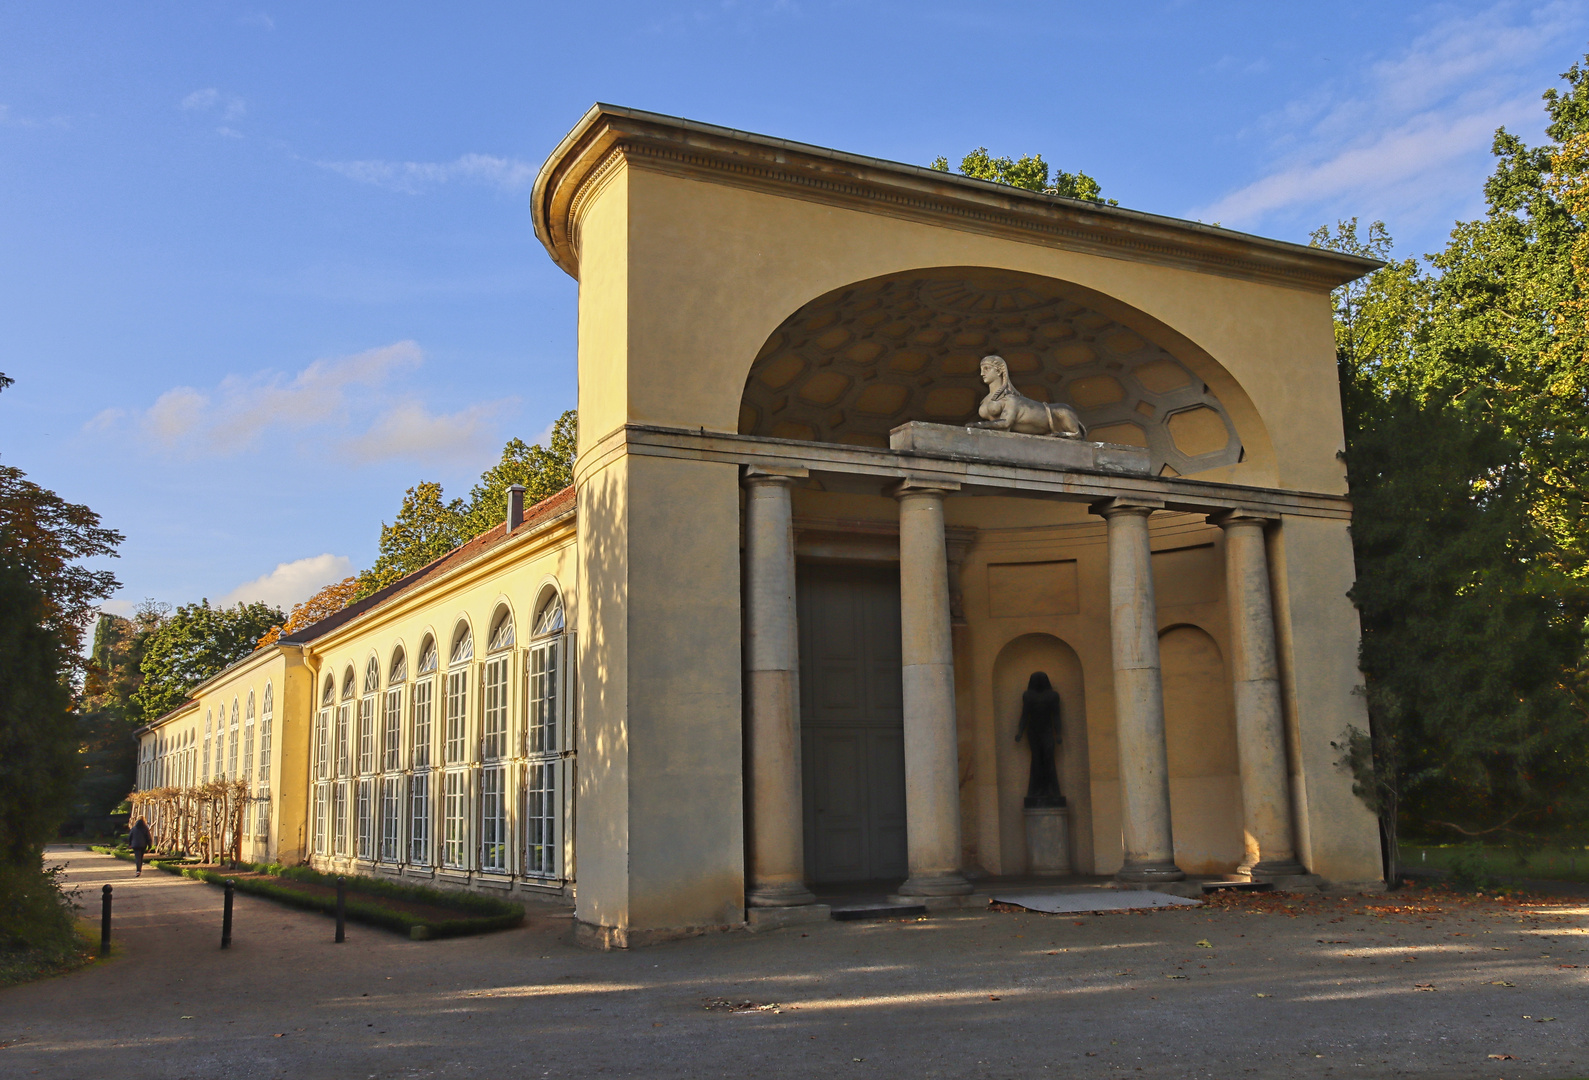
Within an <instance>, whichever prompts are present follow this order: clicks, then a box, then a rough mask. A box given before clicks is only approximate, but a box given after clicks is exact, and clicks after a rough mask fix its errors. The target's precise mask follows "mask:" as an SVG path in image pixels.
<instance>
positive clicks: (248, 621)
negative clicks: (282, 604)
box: [132, 600, 286, 723]
mask: <svg viewBox="0 0 1589 1080" xmlns="http://www.w3.org/2000/svg"><path fill="white" fill-rule="evenodd" d="M284 621H286V616H285V615H283V614H282V613H281V612H280V611H279V610H277V609H276V608H273V607H270V606H269V605H267V604H262V603H257V602H256V603H252V604H237V605H236V606H234V607H230V608H222V607H211V606H210V602H209V601H208V600H200V601H199V602H198V603H197V604H184V605H183V606H181V607H179V608H177V609H176V611H174V612H173V613H172V614H171V616H170V618H169V619H167V620H166V621H165V622H164V623H163V624H162V625H161V626H160V627H159V628H158V629H157V630H155V631H154V632H153V633H152V634H150V635H149V639H148V641H147V642H146V643H145V645H144V653H143V660H142V663H141V664H140V665H139V666H140V670H141V671H142V673H143V680H142V682H141V683H140V684H139V686H138V689H137V690H136V691H135V692H134V693H133V695H132V704H133V708H134V711H135V713H136V715H135V716H134V717H133V719H134V720H136V721H138V722H140V723H148V722H149V721H150V720H153V719H155V718H156V717H159V716H162V715H164V714H165V713H168V712H170V711H171V710H172V709H174V708H176V707H177V706H178V705H180V704H181V703H182V702H183V700H184V699H185V698H186V697H187V695H188V692H189V691H190V690H192V689H193V688H194V687H195V686H197V685H198V684H199V683H201V682H203V681H204V680H205V679H208V678H210V677H211V676H212V675H215V674H217V673H218V672H220V671H222V670H223V669H225V668H227V667H228V666H230V665H232V664H234V663H236V662H237V661H239V660H241V659H242V658H243V657H245V656H247V655H248V654H249V653H251V652H253V651H254V644H255V643H256V642H257V641H259V639H260V638H261V637H263V636H264V634H265V632H266V631H267V630H269V629H270V628H271V627H273V626H278V625H280V624H281V623H283V622H284Z"/></svg>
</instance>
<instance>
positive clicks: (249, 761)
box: [237, 690, 254, 832]
mask: <svg viewBox="0 0 1589 1080" xmlns="http://www.w3.org/2000/svg"><path fill="white" fill-rule="evenodd" d="M237 778H238V779H239V780H241V781H242V782H243V783H244V784H246V785H247V786H248V790H249V792H250V793H252V792H253V790H254V692H253V691H252V690H250V691H249V692H248V707H247V710H246V711H245V712H244V713H243V767H242V769H241V770H240V771H239V772H238V774H237ZM244 821H245V828H244V831H245V832H246V831H247V828H246V822H247V816H246V812H245V817H244Z"/></svg>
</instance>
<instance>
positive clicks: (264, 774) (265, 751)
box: [254, 683, 275, 844]
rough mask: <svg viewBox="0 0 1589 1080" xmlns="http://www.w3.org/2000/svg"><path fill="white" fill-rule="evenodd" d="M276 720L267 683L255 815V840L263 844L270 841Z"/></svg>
mask: <svg viewBox="0 0 1589 1080" xmlns="http://www.w3.org/2000/svg"><path fill="white" fill-rule="evenodd" d="M274 720H275V696H274V694H273V693H272V691H271V684H270V683H266V684H265V696H264V698H263V699H261V703H260V707H259V777H258V789H257V794H258V798H259V802H258V803H257V809H256V812H255V814H254V839H256V840H258V841H259V842H260V843H261V844H263V843H265V842H266V841H268V840H269V839H270V753H271V735H272V728H273V727H274Z"/></svg>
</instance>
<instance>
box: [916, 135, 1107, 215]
mask: <svg viewBox="0 0 1589 1080" xmlns="http://www.w3.org/2000/svg"><path fill="white" fill-rule="evenodd" d="M928 167H929V168H932V169H936V170H937V171H938V172H948V171H949V159H948V158H946V157H940V158H935V159H933V162H932V164H931V165H930V166H928ZM960 173H961V175H962V176H970V177H974V178H975V179H977V180H991V181H993V182H994V183H996V184H1009V185H1010V186H1011V187H1018V188H1025V189H1026V190H1027V191H1041V192H1045V193H1046V194H1049V195H1062V196H1064V197H1065V198H1067V199H1083V200H1085V201H1087V202H1104V201H1105V200H1104V198H1103V189H1102V188H1101V187H1100V186H1099V185H1098V181H1096V180H1094V179H1093V178H1092V177H1090V176H1088V175H1087V174H1086V173H1084V172H1079V171H1078V172H1073V173H1068V172H1065V171H1064V170H1063V169H1060V170H1056V171H1055V172H1054V173H1053V174H1052V176H1051V175H1050V174H1049V169H1048V162H1046V161H1044V160H1043V155H1041V154H1037V155H1026V156H1023V157H1020V158H1015V159H1011V158H1007V157H999V158H996V157H994V156H993V155H992V154H989V153H988V148H987V147H985V146H979V147H977V148H976V149H975V150H973V151H971V152H970V153H969V154H967V155H966V156H965V157H963V158H961V159H960ZM1107 201H1108V204H1109V205H1110V206H1118V205H1119V204H1118V203H1117V202H1115V201H1114V200H1113V199H1109V200H1107Z"/></svg>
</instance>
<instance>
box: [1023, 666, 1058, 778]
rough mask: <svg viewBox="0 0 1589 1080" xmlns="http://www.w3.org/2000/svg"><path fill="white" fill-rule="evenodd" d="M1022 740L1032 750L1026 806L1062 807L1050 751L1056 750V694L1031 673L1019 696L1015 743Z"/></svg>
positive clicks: (1043, 679)
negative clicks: (1019, 707) (1019, 705)
mask: <svg viewBox="0 0 1589 1080" xmlns="http://www.w3.org/2000/svg"><path fill="white" fill-rule="evenodd" d="M1023 735H1024V736H1025V737H1026V742H1027V745H1028V746H1030V747H1031V748H1032V773H1031V779H1029V780H1028V781H1027V783H1026V805H1027V806H1064V805H1065V796H1063V795H1061V794H1060V793H1059V772H1058V771H1057V770H1056V769H1055V767H1054V751H1056V750H1057V749H1059V691H1058V690H1055V689H1054V687H1053V684H1052V683H1050V682H1049V681H1048V675H1047V673H1045V672H1042V671H1034V672H1032V677H1031V679H1029V680H1028V681H1027V684H1026V692H1025V693H1024V694H1022V695H1021V723H1020V726H1019V727H1017V728H1016V729H1015V741H1016V742H1020V741H1021V737H1022V736H1023Z"/></svg>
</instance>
